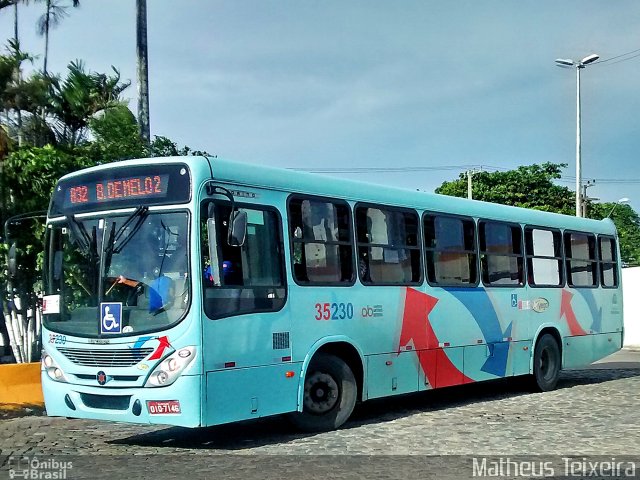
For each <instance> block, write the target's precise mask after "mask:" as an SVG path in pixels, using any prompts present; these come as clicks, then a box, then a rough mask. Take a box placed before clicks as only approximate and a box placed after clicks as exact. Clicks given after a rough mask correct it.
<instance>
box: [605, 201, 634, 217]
mask: <svg viewBox="0 0 640 480" xmlns="http://www.w3.org/2000/svg"><path fill="white" fill-rule="evenodd" d="M623 203H629V199H628V198H627V197H624V198H621V199H620V200H618V201H617V202H616V203H615V205H614V206H613V208H612V209H611V211H610V212H609V215H607V216H606V217H605V218H611V215H613V211H614V210H615V209H616V207H617V206H618V205H621V204H623Z"/></svg>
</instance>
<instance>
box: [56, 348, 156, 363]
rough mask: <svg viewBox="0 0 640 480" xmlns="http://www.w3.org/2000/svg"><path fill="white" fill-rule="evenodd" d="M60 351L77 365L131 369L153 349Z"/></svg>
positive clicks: (80, 349)
mask: <svg viewBox="0 0 640 480" xmlns="http://www.w3.org/2000/svg"><path fill="white" fill-rule="evenodd" d="M58 351H59V352H60V353H61V354H63V355H64V356H65V357H67V358H68V359H69V361H71V362H72V363H75V364H76V365H84V366H85V367H130V366H132V365H135V364H137V363H139V362H140V361H142V360H144V358H145V357H146V356H147V355H149V354H150V353H151V352H153V348H127V349H118V350H114V349H100V350H91V349H86V350H85V349H83V348H65V347H62V348H59V349H58Z"/></svg>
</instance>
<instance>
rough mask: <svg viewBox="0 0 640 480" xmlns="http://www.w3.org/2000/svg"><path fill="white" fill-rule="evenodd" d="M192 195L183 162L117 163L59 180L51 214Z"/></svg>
mask: <svg viewBox="0 0 640 480" xmlns="http://www.w3.org/2000/svg"><path fill="white" fill-rule="evenodd" d="M190 199H191V175H190V172H189V168H188V166H187V165H185V164H183V163H178V164H176V163H164V164H161V163H160V162H158V164H156V165H153V164H152V162H151V161H150V163H149V164H146V165H127V166H126V167H125V166H118V165H117V164H112V165H110V166H109V167H108V168H104V169H100V170H93V171H88V172H86V173H80V174H79V175H74V176H70V177H68V178H65V179H63V180H61V181H60V182H59V183H58V186H57V187H56V189H55V191H54V192H53V197H52V199H51V205H50V208H49V215H50V216H56V215H68V214H75V213H81V212H91V211H97V210H107V209H112V208H127V207H138V206H140V205H170V204H181V203H186V202H188V201H189V200H190Z"/></svg>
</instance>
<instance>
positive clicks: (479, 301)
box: [445, 288, 503, 343]
mask: <svg viewBox="0 0 640 480" xmlns="http://www.w3.org/2000/svg"><path fill="white" fill-rule="evenodd" d="M445 290H446V291H447V292H449V293H450V294H451V295H453V296H454V297H455V298H456V299H457V300H458V301H459V302H460V303H462V305H464V306H465V308H466V309H467V310H469V312H470V313H471V315H472V316H473V318H474V319H475V321H476V322H477V323H478V326H479V327H480V330H482V335H483V336H484V341H485V342H487V343H492V342H502V338H503V336H502V325H500V320H498V314H497V313H496V310H495V309H494V308H493V303H491V299H490V298H489V295H488V294H487V292H486V291H485V290H484V289H483V288H455V289H453V288H452V289H445Z"/></svg>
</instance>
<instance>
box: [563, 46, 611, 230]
mask: <svg viewBox="0 0 640 480" xmlns="http://www.w3.org/2000/svg"><path fill="white" fill-rule="evenodd" d="M599 58H600V56H598V55H596V54H595V53H594V54H591V55H589V56H587V57H584V58H583V59H582V60H580V61H579V62H574V61H573V60H571V59H563V58H558V59H557V60H556V65H557V66H559V67H564V68H575V69H576V217H581V216H582V197H581V190H582V159H581V152H580V70H582V69H583V68H584V67H585V66H587V65H589V64H590V63H593V62H595V61H596V60H598V59H599Z"/></svg>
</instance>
